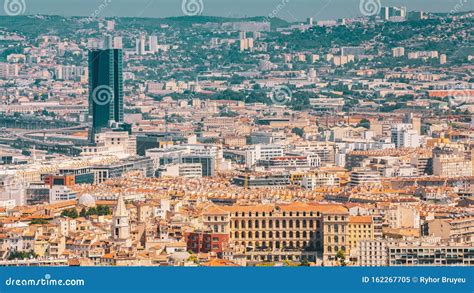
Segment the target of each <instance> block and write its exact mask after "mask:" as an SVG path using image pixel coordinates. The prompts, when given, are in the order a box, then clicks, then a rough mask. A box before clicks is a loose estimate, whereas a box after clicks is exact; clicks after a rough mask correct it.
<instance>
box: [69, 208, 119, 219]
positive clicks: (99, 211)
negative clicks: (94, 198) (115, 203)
mask: <svg viewBox="0 0 474 293" xmlns="http://www.w3.org/2000/svg"><path fill="white" fill-rule="evenodd" d="M111 214H112V210H111V209H110V208H109V207H108V206H106V205H98V206H97V207H91V208H89V209H86V208H82V210H81V212H80V213H77V210H76V209H75V208H70V209H66V210H64V211H62V213H61V216H63V217H68V218H71V219H75V218H77V217H84V218H87V217H89V216H92V215H97V216H105V215H111Z"/></svg>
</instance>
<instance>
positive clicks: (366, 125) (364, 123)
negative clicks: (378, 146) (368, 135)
mask: <svg viewBox="0 0 474 293" xmlns="http://www.w3.org/2000/svg"><path fill="white" fill-rule="evenodd" d="M357 127H364V128H367V129H369V128H370V121H369V120H367V119H365V118H363V119H361V120H360V122H359V124H357Z"/></svg>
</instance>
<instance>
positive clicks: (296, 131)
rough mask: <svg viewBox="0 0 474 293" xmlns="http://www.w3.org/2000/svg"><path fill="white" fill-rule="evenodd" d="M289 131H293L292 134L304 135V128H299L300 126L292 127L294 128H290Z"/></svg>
mask: <svg viewBox="0 0 474 293" xmlns="http://www.w3.org/2000/svg"><path fill="white" fill-rule="evenodd" d="M291 133H294V134H296V135H298V136H299V137H303V136H304V130H303V129H301V128H298V127H294V128H293V129H292V130H291Z"/></svg>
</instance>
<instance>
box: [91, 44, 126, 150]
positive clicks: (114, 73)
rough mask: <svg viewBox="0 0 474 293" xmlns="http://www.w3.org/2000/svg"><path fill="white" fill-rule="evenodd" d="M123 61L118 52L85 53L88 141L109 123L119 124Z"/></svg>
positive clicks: (98, 51) (118, 50)
mask: <svg viewBox="0 0 474 293" xmlns="http://www.w3.org/2000/svg"><path fill="white" fill-rule="evenodd" d="M122 69H123V60H122V50H121V49H105V50H91V51H89V115H91V116H92V129H91V131H90V139H91V141H93V139H94V137H95V134H96V133H99V132H101V130H102V129H103V128H109V127H110V124H111V122H112V123H113V122H118V123H122V122H123V72H122Z"/></svg>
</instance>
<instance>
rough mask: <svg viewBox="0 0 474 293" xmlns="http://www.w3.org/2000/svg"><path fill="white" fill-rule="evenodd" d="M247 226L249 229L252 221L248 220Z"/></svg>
mask: <svg viewBox="0 0 474 293" xmlns="http://www.w3.org/2000/svg"><path fill="white" fill-rule="evenodd" d="M247 228H249V229H251V228H252V221H251V220H248V224H247Z"/></svg>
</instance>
